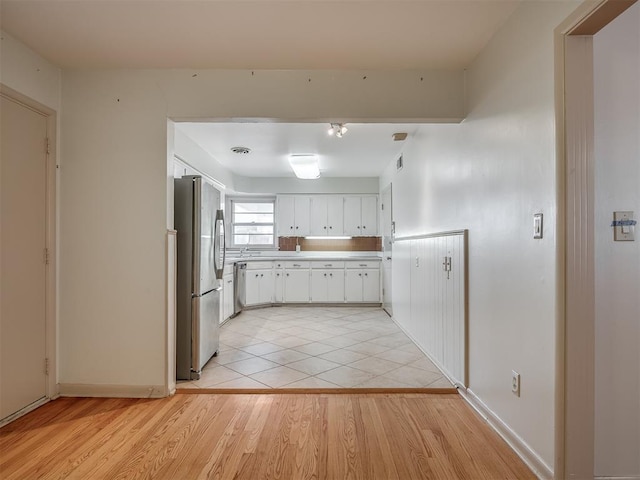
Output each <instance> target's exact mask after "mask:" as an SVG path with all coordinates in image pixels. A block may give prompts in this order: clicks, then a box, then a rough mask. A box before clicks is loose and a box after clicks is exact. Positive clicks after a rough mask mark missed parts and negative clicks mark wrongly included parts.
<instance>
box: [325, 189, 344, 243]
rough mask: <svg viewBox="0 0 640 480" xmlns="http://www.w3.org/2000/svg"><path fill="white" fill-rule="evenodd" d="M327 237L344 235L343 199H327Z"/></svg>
mask: <svg viewBox="0 0 640 480" xmlns="http://www.w3.org/2000/svg"><path fill="white" fill-rule="evenodd" d="M327 235H344V197H342V196H338V195H331V196H330V197H327Z"/></svg>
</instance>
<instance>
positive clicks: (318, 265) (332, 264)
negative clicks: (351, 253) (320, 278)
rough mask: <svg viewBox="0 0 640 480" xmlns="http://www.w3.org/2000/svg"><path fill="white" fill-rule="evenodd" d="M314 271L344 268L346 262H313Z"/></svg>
mask: <svg viewBox="0 0 640 480" xmlns="http://www.w3.org/2000/svg"><path fill="white" fill-rule="evenodd" d="M311 268H312V269H314V270H315V269H319V268H322V269H326V268H344V262H331V261H327V262H311Z"/></svg>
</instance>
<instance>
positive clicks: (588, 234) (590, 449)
mask: <svg viewBox="0 0 640 480" xmlns="http://www.w3.org/2000/svg"><path fill="white" fill-rule="evenodd" d="M636 1H637V0H597V1H593V0H588V1H586V2H584V3H583V4H582V5H580V7H578V9H577V10H576V11H575V12H574V13H573V14H571V15H570V16H569V17H568V18H567V19H566V20H565V21H564V22H563V23H562V24H561V25H560V26H558V28H556V30H555V32H554V49H555V99H556V105H555V107H556V108H555V111H556V156H557V159H558V160H557V163H556V168H557V172H556V173H557V192H556V196H557V198H556V200H557V204H558V217H557V220H556V222H557V223H556V228H557V232H558V241H557V244H556V255H557V263H556V265H557V267H556V268H557V270H556V272H557V279H558V281H557V287H556V288H557V292H556V293H557V294H556V298H557V299H558V300H557V304H556V318H557V322H556V383H555V389H556V405H555V412H556V422H555V424H556V428H555V460H554V472H555V473H554V477H555V478H558V479H560V478H593V473H594V472H593V468H594V440H595V428H594V416H595V305H594V291H595V269H594V262H595V252H594V248H593V247H594V225H593V219H594V194H595V189H594V107H593V73H594V72H593V35H595V34H596V33H597V32H598V31H600V30H601V29H602V28H604V27H605V26H606V25H608V24H609V23H610V22H611V21H612V20H614V19H615V18H616V17H617V16H618V15H620V14H621V13H622V12H624V11H625V10H626V9H627V8H629V7H630V6H631V5H633V4H634V3H635V2H636Z"/></svg>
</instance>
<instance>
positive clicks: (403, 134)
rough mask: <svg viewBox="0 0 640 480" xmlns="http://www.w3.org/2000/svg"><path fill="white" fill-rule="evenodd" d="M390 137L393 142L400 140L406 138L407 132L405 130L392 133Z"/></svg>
mask: <svg viewBox="0 0 640 480" xmlns="http://www.w3.org/2000/svg"><path fill="white" fill-rule="evenodd" d="M392 137H393V141H394V142H402V141H403V140H406V139H407V133H406V132H398V133H394V134H393V135H392Z"/></svg>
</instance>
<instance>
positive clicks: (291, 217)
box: [276, 195, 296, 237]
mask: <svg viewBox="0 0 640 480" xmlns="http://www.w3.org/2000/svg"><path fill="white" fill-rule="evenodd" d="M294 199H295V197H293V196H291V195H279V196H278V199H277V201H276V224H277V230H278V236H279V237H293V236H294V235H295V233H294V232H295V228H296V218H295V210H294Z"/></svg>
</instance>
